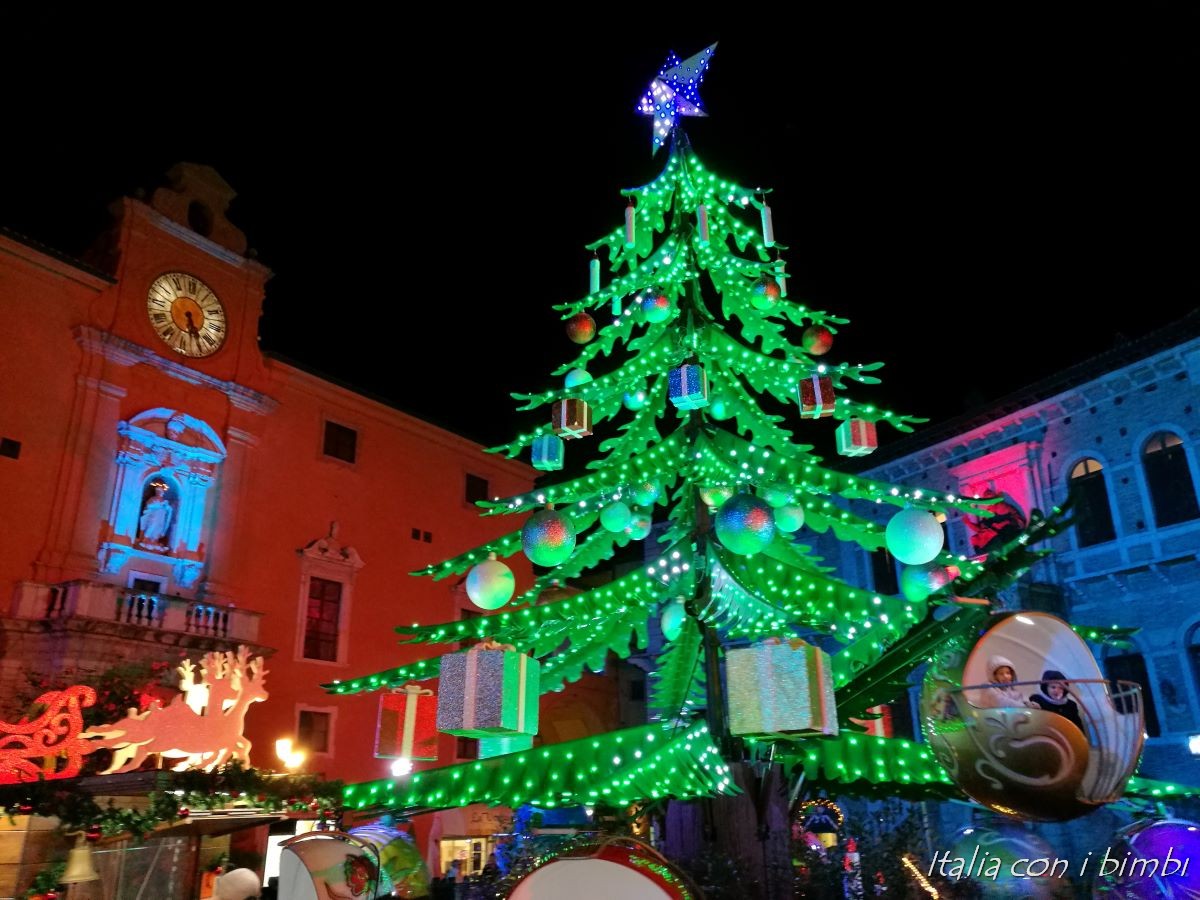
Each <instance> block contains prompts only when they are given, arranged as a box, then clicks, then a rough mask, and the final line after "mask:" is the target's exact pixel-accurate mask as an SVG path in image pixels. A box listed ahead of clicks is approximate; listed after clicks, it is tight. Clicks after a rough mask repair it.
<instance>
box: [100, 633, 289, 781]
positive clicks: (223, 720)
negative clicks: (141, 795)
mask: <svg viewBox="0 0 1200 900" xmlns="http://www.w3.org/2000/svg"><path fill="white" fill-rule="evenodd" d="M176 671H177V672H178V673H179V690H180V693H179V694H178V696H176V697H175V699H173V700H172V701H171V702H170V703H169V704H168V705H167V706H165V707H164V706H163V705H162V704H161V703H159V702H157V701H155V702H154V703H153V704H152V705H151V707H150V708H149V709H147V710H146V711H145V712H141V713H139V712H138V711H137V710H136V709H130V710H129V712H128V714H127V715H126V716H125V718H123V719H121V720H120V721H118V722H113V723H112V724H111V725H100V726H97V727H95V728H92V729H91V730H90V731H87V732H85V733H84V734H81V735H80V737H82V738H90V739H92V740H94V741H95V743H94V745H93V749H95V750H112V751H113V758H112V764H111V765H110V766H109V767H108V768H107V769H105V770H104V772H103V773H102V774H104V775H113V774H116V773H120V772H132V771H133V770H134V769H137V768H139V767H140V766H141V765H142V763H143V762H145V760H146V758H147V757H148V756H151V755H153V756H155V757H157V759H158V765H159V766H160V767H161V766H162V764H163V760H164V759H171V760H180V761H179V762H178V763H176V765H175V766H174V770H175V771H176V772H182V771H184V770H185V769H191V768H202V769H204V771H206V772H211V771H212V770H213V769H215V768H216V767H217V766H220V765H222V764H224V763H227V762H231V761H232V760H235V759H236V760H239V761H241V763H242V764H243V765H245V766H249V765H250V742H249V741H248V740H246V738H245V737H243V736H242V731H243V729H244V728H245V722H246V710H248V709H249V708H250V704H251V703H257V702H258V701H260V700H266V699H267V696H268V695H267V692H266V690H265V689H264V688H263V678H264V677H265V676H266V674H267V670H266V668H265V667H264V664H263V658H262V657H261V656H256V657H254V659H251V658H250V651H249V650H248V649H247V648H246V647H238V649H237V654H236V655H235V654H233V653H231V652H228V651H226V652H220V651H218V652H215V653H206V654H204V657H203V658H202V659H201V660H200V667H199V680H197V677H196V676H197V671H196V665H195V664H194V663H193V662H192V661H191V660H190V659H185V660H184V661H183V663H181V664H180V666H179V667H178V668H177V669H176Z"/></svg>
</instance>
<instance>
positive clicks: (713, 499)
mask: <svg viewBox="0 0 1200 900" xmlns="http://www.w3.org/2000/svg"><path fill="white" fill-rule="evenodd" d="M732 496H733V488H731V487H730V486H729V485H727V484H714V485H712V486H710V487H702V488H700V499H701V500H703V501H704V505H705V506H708V507H712V508H714V509H715V508H716V507H718V506H721V505H722V504H724V503H725V502H726V501H727V500H728V499H729V498H730V497H732Z"/></svg>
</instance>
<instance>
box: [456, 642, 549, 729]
mask: <svg viewBox="0 0 1200 900" xmlns="http://www.w3.org/2000/svg"><path fill="white" fill-rule="evenodd" d="M539 673H540V667H539V666H538V661H537V660H536V659H532V658H530V657H528V656H526V655H525V654H524V653H518V652H516V650H515V649H514V648H513V647H512V646H511V645H510V644H498V643H496V642H495V641H491V640H485V641H481V642H480V643H478V644H476V645H475V646H474V647H471V648H470V649H468V650H464V651H462V652H461V653H450V654H448V655H446V656H443V657H442V659H441V681H440V684H439V687H438V708H437V727H438V731H442V732H445V733H446V734H453V735H457V736H459V737H478V738H490V737H497V736H503V735H519V734H529V735H532V734H537V730H538V697H539V695H540V691H539V690H538V680H539V679H538V676H539Z"/></svg>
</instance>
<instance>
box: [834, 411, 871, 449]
mask: <svg viewBox="0 0 1200 900" xmlns="http://www.w3.org/2000/svg"><path fill="white" fill-rule="evenodd" d="M878 447H879V439H878V437H877V436H876V434H875V423H874V422H867V421H865V420H863V419H847V420H846V421H844V422H843V423H842V424H841V425H839V426H838V427H837V451H838V453H840V454H842V456H866V455H867V454H868V453H874V452H875V450H876V449H877V448H878Z"/></svg>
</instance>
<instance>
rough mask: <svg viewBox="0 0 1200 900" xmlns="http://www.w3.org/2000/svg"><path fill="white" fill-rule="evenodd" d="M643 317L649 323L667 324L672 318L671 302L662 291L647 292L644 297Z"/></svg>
mask: <svg viewBox="0 0 1200 900" xmlns="http://www.w3.org/2000/svg"><path fill="white" fill-rule="evenodd" d="M642 315H644V316H645V317H646V321H647V322H656V323H657V322H665V321H667V319H669V318H671V301H670V300H668V299H667V295H666V294H664V293H663V292H662V291H660V290H650V291H646V293H645V294H643V295H642Z"/></svg>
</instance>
